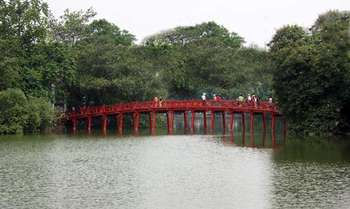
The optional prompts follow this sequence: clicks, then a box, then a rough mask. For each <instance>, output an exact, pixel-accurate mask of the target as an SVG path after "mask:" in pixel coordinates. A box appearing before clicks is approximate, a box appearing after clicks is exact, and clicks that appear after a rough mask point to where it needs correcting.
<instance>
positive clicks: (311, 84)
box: [270, 11, 350, 133]
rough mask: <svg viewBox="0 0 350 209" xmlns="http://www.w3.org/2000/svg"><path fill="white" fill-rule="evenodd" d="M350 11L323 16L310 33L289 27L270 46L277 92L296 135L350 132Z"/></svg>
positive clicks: (333, 12)
mask: <svg viewBox="0 0 350 209" xmlns="http://www.w3.org/2000/svg"><path fill="white" fill-rule="evenodd" d="M349 34H350V12H338V11H330V12H328V13H326V14H323V15H321V16H320V17H319V18H318V19H317V21H316V22H315V23H314V25H313V26H312V27H311V29H310V30H309V31H307V30H305V29H303V28H301V27H299V26H295V25H294V26H285V27H283V28H281V29H280V30H278V31H277V33H276V35H275V36H274V37H273V39H272V41H271V43H270V45H271V56H272V60H273V64H274V66H273V67H274V72H273V87H274V90H275V93H276V96H277V98H278V102H279V106H280V107H281V108H282V110H283V113H284V114H285V115H286V116H287V118H288V119H289V122H290V127H291V128H292V129H293V130H294V131H295V132H297V133H305V132H308V133H331V132H342V131H346V130H348V129H349V122H350V120H349V119H350V114H349V113H350V111H349V109H350V103H349V101H350V56H349V55H350V51H349V49H350V37H349Z"/></svg>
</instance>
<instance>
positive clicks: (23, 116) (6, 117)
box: [0, 89, 27, 134]
mask: <svg viewBox="0 0 350 209" xmlns="http://www.w3.org/2000/svg"><path fill="white" fill-rule="evenodd" d="M26 103H27V98H26V96H25V95H24V93H23V91H21V90H19V89H8V90H5V91H0V134H17V133H22V132H23V125H24V124H25V123H26V120H27V110H26V105H27V104H26Z"/></svg>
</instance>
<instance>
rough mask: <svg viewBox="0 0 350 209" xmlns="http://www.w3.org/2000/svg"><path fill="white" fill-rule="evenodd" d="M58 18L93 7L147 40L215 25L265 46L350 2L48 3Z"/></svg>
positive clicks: (87, 0) (147, 0)
mask: <svg viewBox="0 0 350 209" xmlns="http://www.w3.org/2000/svg"><path fill="white" fill-rule="evenodd" d="M47 2H48V3H49V6H50V8H51V10H52V12H53V14H54V15H55V16H56V17H58V16H60V15H62V14H63V11H64V10H65V9H67V8H69V9H70V10H81V9H84V10H86V9H88V8H89V7H93V8H94V10H95V11H96V12H97V13H98V15H97V18H105V19H107V20H108V21H110V22H113V23H114V24H116V25H117V26H118V27H120V28H121V29H125V30H128V31H129V32H131V33H132V34H134V35H136V38H137V39H138V40H139V41H140V40H142V39H143V38H145V37H147V36H149V35H152V34H154V33H157V32H160V31H162V30H166V29H170V28H173V27H176V26H187V25H194V24H198V23H202V22H207V21H215V22H216V23H218V24H220V25H223V26H224V27H226V28H227V29H228V30H230V31H233V32H236V33H238V34H239V35H240V36H243V37H244V39H245V40H246V42H247V44H257V45H259V46H260V47H264V46H265V44H266V43H268V42H269V41H270V39H271V37H272V36H273V34H274V33H275V31H276V29H278V28H280V27H281V26H283V25H286V24H298V25H301V26H304V27H309V26H310V25H311V24H312V23H313V22H314V21H315V20H316V18H317V17H318V15H319V14H321V13H324V12H326V11H328V10H331V9H338V10H350V0H172V1H168V0H47Z"/></svg>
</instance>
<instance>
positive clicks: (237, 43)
mask: <svg viewBox="0 0 350 209" xmlns="http://www.w3.org/2000/svg"><path fill="white" fill-rule="evenodd" d="M213 39H214V42H212V40H213ZM196 42H199V44H202V45H203V43H201V42H206V43H207V45H212V46H217V45H218V44H219V45H221V46H225V47H233V48H239V47H241V46H242V44H243V43H244V40H243V38H242V37H240V36H238V34H236V33H234V32H232V33H230V32H229V31H228V30H227V29H226V28H224V27H223V26H220V25H218V24H216V23H215V22H207V23H202V24H198V25H195V26H187V27H176V28H174V29H171V30H168V31H165V32H161V33H159V34H156V35H153V36H150V37H148V38H146V39H145V40H144V41H143V44H144V45H151V44H154V45H164V44H168V45H186V44H190V43H196Z"/></svg>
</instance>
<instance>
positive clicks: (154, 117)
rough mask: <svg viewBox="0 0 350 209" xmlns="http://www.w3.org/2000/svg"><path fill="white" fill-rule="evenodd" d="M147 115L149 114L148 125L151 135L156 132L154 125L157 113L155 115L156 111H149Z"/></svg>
mask: <svg viewBox="0 0 350 209" xmlns="http://www.w3.org/2000/svg"><path fill="white" fill-rule="evenodd" d="M149 116H150V122H149V123H150V124H149V127H150V132H151V135H155V134H156V126H157V115H156V112H154V111H152V112H150V113H149Z"/></svg>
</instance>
